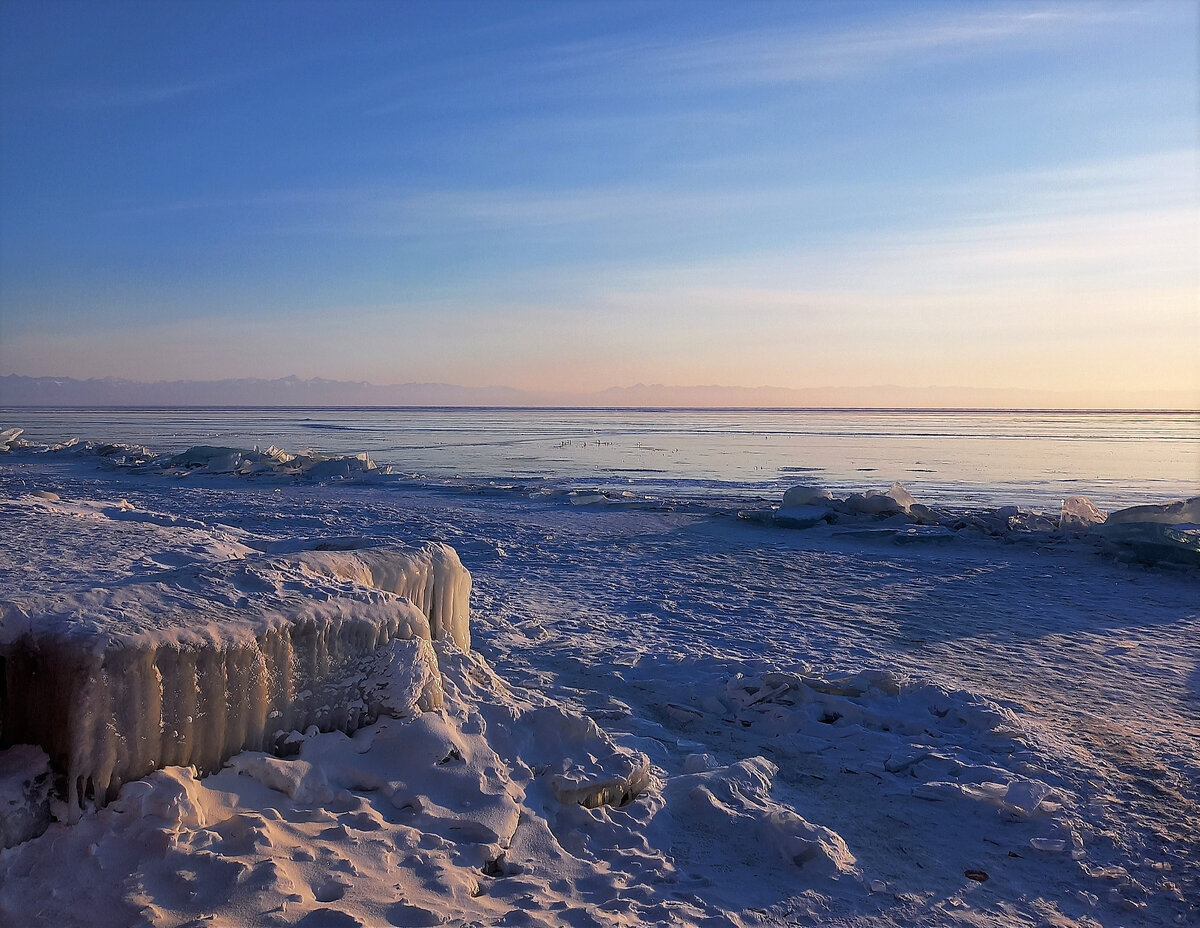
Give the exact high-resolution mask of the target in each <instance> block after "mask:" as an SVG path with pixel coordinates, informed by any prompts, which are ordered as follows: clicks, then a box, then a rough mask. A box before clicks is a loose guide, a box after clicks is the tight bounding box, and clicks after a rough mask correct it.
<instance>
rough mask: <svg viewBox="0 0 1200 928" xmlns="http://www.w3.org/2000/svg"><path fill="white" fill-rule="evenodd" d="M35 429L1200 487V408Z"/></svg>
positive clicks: (724, 487) (382, 452)
mask: <svg viewBox="0 0 1200 928" xmlns="http://www.w3.org/2000/svg"><path fill="white" fill-rule="evenodd" d="M0 418H2V420H3V424H4V425H5V426H6V427H8V426H17V427H20V428H23V429H25V430H26V435H25V437H26V438H29V439H32V440H38V441H47V442H54V441H61V440H64V439H66V438H70V437H78V438H80V439H97V440H104V441H125V442H136V443H138V444H143V445H147V446H148V447H150V448H151V449H152V450H154V451H170V450H182V449H184V448H187V447H189V446H191V445H198V444H216V445H232V446H235V447H250V446H252V445H255V444H263V445H264V446H265V445H266V444H270V443H274V444H276V445H278V446H280V447H282V448H285V449H287V450H289V451H298V450H301V449H303V448H312V449H314V450H316V451H320V452H326V453H335V454H346V453H358V452H362V451H365V452H367V453H368V454H370V455H371V457H372V458H373V459H375V460H376V461H377V462H378V463H380V464H388V465H392V466H393V467H395V468H396V469H397V470H398V471H400V472H402V473H405V474H413V475H419V476H420V478H422V479H424V480H428V481H430V482H434V483H451V484H462V483H467V484H471V483H481V484H492V485H494V484H496V483H500V484H504V483H506V482H519V483H522V484H524V485H528V483H529V482H531V481H537V482H539V483H544V484H547V485H550V486H570V487H588V488H590V487H600V488H606V489H618V490H620V489H630V490H633V491H635V492H638V493H647V494H653V495H657V496H663V497H668V498H672V499H674V498H685V499H686V498H696V497H700V498H704V499H708V500H723V499H729V500H734V501H744V500H745V499H747V498H753V497H759V496H766V497H770V498H772V499H776V498H777V497H778V492H779V491H780V490H781V489H783V488H786V487H788V486H791V485H794V484H797V483H807V482H811V483H817V484H821V485H824V486H829V487H831V488H834V489H845V490H851V489H858V488H869V487H876V486H882V487H886V486H887V485H889V484H890V483H891V482H892V481H894V480H897V481H900V482H901V483H903V484H905V486H907V487H909V488H910V489H911V490H912V491H913V493H914V495H915V496H917V498H918V499H924V500H929V501H936V502H941V503H945V504H952V505H972V504H980V503H983V504H991V505H1001V504H1009V503H1012V504H1017V505H1024V506H1049V507H1055V506H1057V504H1058V502H1059V501H1060V500H1061V499H1062V498H1063V497H1065V496H1072V495H1083V496H1088V497H1090V498H1092V499H1093V500H1094V501H1095V502H1096V503H1097V504H1098V505H1100V506H1101V507H1115V506H1121V505H1130V504H1134V503H1139V502H1145V501H1147V500H1148V499H1158V498H1173V497H1179V496H1191V495H1195V494H1196V493H1197V492H1200V415H1198V414H1197V413H1195V412H1020V411H962V412H959V411H949V412H947V411H929V412H913V411H861V410H860V411H847V410H781V409H759V410H674V409H672V410H653V409H644V410H629V409H623V410H580V409H482V408H424V409H422V408H402V409H378V408H370V409H368V408H353V409H351V408H347V409H329V408H324V409H263V408H237V409H227V408H207V409H194V408H189V409H34V408H0Z"/></svg>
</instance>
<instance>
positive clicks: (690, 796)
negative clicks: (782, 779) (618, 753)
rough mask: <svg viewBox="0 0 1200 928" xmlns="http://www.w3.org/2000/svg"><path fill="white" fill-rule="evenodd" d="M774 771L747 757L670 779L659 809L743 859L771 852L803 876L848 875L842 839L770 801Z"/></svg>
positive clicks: (850, 862) (849, 857)
mask: <svg viewBox="0 0 1200 928" xmlns="http://www.w3.org/2000/svg"><path fill="white" fill-rule="evenodd" d="M778 772H779V768H778V767H777V766H776V765H775V764H773V763H771V761H769V760H767V759H766V758H765V757H750V758H747V759H746V760H742V761H739V762H737V763H736V764H731V765H730V766H728V767H717V768H715V769H712V770H704V771H700V772H697V773H690V774H683V775H681V776H677V777H672V778H671V779H669V780H668V781H667V783H666V784H665V785H664V787H663V798H664V799H665V800H666V806H665V810H664V811H665V812H666V814H668V815H670V816H672V817H673V818H674V819H675V821H676V823H677V825H678V826H680V827H682V828H684V829H687V830H691V829H698V830H700V831H702V832H703V833H705V834H706V835H712V834H723V835H725V836H726V837H725V838H724V839H723V841H722V844H724V845H726V847H727V848H730V849H737V853H739V854H741V855H745V856H746V857H747V858H750V857H753V856H757V855H758V854H761V853H763V852H764V851H766V852H767V853H771V852H772V851H773V852H774V853H773V854H772V856H774V857H775V859H776V860H777V861H780V862H782V863H783V864H784V865H785V866H795V867H799V868H801V869H802V870H803V871H805V872H806V873H811V874H819V875H821V876H831V877H836V876H838V875H839V874H842V873H846V872H850V871H852V870H853V869H854V867H855V859H854V855H853V854H852V853H850V849H849V848H848V847H847V846H846V842H845V841H844V840H843V839H842V837H841V835H839V834H838V833H837V832H835V831H833V830H831V829H829V828H825V827H823V826H821V825H814V824H812V823H811V822H808V821H806V820H805V819H804V818H802V817H801V816H799V815H797V814H796V813H795V812H794V811H793V810H792V809H790V808H788V807H787V806H784V805H781V804H780V803H778V802H776V801H775V800H774V799H772V798H771V787H772V785H773V781H774V778H775V775H776V774H777V773H778ZM659 814H660V815H661V814H663V813H661V812H660V813H659Z"/></svg>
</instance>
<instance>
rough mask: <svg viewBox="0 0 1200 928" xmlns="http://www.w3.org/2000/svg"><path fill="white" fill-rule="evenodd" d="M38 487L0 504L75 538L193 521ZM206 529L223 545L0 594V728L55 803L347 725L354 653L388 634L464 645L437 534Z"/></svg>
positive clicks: (449, 568) (452, 558) (352, 703)
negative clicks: (246, 540) (270, 534)
mask: <svg viewBox="0 0 1200 928" xmlns="http://www.w3.org/2000/svg"><path fill="white" fill-rule="evenodd" d="M54 496H58V494H49V495H46V494H43V495H41V496H37V495H28V496H20V497H16V498H15V499H11V500H5V501H4V502H3V503H2V504H0V509H3V510H4V511H5V512H6V513H7V515H8V516H9V519H10V520H12V521H13V522H16V521H17V520H18V517H19V516H20V515H21V514H22V510H24V515H25V517H26V518H27V519H31V520H32V524H33V525H37V524H38V523H39V522H41V523H42V524H45V525H47V526H50V525H55V526H57V527H59V529H60V531H61V529H62V527H63V526H64V525H65V526H68V527H69V528H74V529H76V531H75V532H74V534H76V535H77V536H78V537H79V538H80V540H81V541H84V540H85V539H86V538H87V537H88V536H91V535H98V534H104V533H105V527H106V525H111V524H118V525H119V524H122V522H125V521H133V522H135V523H137V522H142V523H143V524H148V525H155V526H158V527H160V528H173V527H175V526H177V525H178V526H181V527H183V528H184V529H185V531H186V532H187V533H188V534H189V535H190V534H192V533H195V532H196V531H197V525H196V523H194V522H193V523H189V522H187V520H183V521H175V522H173V521H172V520H171V519H170V518H159V517H156V516H155V514H153V513H145V512H142V511H140V510H138V509H137V507H135V506H133V505H132V504H130V503H129V502H128V501H127V500H121V501H120V503H117V504H112V505H108V504H97V503H92V502H86V501H85V502H79V503H70V502H64V501H63V500H62V499H61V498H58V499H54V498H51V497H54ZM139 515H140V516H141V518H134V517H136V516H139ZM160 534H164V535H167V536H168V537H170V533H166V532H160ZM211 547H212V548H215V549H216V550H218V551H219V552H220V553H221V554H223V555H225V556H226V559H224V560H221V561H219V562H217V563H214V564H209V565H203V566H187V567H180V568H176V569H170V570H163V571H159V572H157V573H155V574H153V575H150V576H146V577H128V578H125V579H123V580H118V581H115V582H110V583H108V584H106V585H104V586H99V587H93V588H90V589H89V588H84V589H70V588H68V589H65V590H59V591H52V592H38V593H27V594H25V595H22V593H21V592H16V591H13V592H10V593H9V595H8V597H6V598H5V599H3V600H0V659H3V660H4V670H5V673H4V678H3V682H4V690H3V692H0V710H2V711H0V718H2V719H3V723H4V724H3V730H2V733H3V737H4V738H5V740H6V741H7V742H9V743H21V742H27V743H30V744H37V745H40V746H41V747H42V748H44V749H45V750H46V751H47V752H48V753H49V755H50V757H51V759H52V760H53V761H54V763H55V764H56V766H57V767H58V769H59V770H60V771H61V772H63V773H65V775H66V782H67V787H66V791H65V792H66V795H65V796H64V797H63V798H64V799H65V801H66V803H67V805H68V808H69V809H70V813H69V815H70V817H72V818H73V817H75V816H76V815H77V814H78V812H79V810H81V809H82V808H83V807H84V806H85V805H86V804H88V803H92V804H103V803H105V802H107V801H109V800H110V799H112V798H114V797H115V796H116V793H117V790H118V789H119V788H120V786H121V784H123V783H125V782H127V781H128V780H131V779H137V778H138V777H141V776H144V775H146V774H147V773H149V772H150V771H151V770H154V769H157V768H159V767H164V766H171V765H184V766H194V767H196V768H197V769H199V770H200V771H202V772H210V771H213V770H216V769H219V767H220V764H221V763H222V762H223V761H224V760H226V759H227V758H229V757H230V756H231V755H233V754H234V753H236V752H238V751H241V750H245V749H252V750H263V749H266V748H272V749H273V748H276V747H277V746H278V745H279V744H280V743H281V742H282V740H283V739H284V738H285V737H286V736H287V733H288V732H290V731H293V730H304V729H306V728H308V727H309V726H316V727H317V728H319V729H320V730H322V731H329V730H331V729H334V728H337V729H341V730H343V731H354V730H355V729H356V728H357V727H358V726H359V724H360V723H361V722H362V721H363V720H365V719H367V718H371V717H374V715H375V714H376V713H377V709H378V707H377V706H376V705H374V704H372V702H371V699H370V693H369V692H364V690H363V687H362V685H361V681H362V678H363V672H364V668H365V665H366V664H367V662H368V661H370V660H371V659H372V658H373V656H374V652H375V651H376V650H378V649H380V648H382V647H383V646H384V645H386V644H387V643H388V642H390V641H392V640H393V639H396V638H402V639H424V640H427V641H428V640H430V638H431V637H435V638H442V637H448V638H451V639H453V640H454V641H456V643H458V644H459V645H460V646H461V647H464V648H469V636H468V635H467V634H466V623H467V609H468V601H469V597H470V588H471V578H470V574H469V573H467V571H466V570H465V569H464V568H463V567H462V564H461V563H460V562H459V560H458V558H457V556H456V555H455V553H454V551H453V550H452V549H450V548H448V547H447V546H445V545H436V544H435V545H427V546H424V547H422V548H418V549H400V548H395V547H386V548H374V549H371V550H363V551H311V552H301V553H299V554H297V555H294V556H287V555H275V556H265V557H264V556H259V557H253V556H249V554H250V552H251V551H252V549H250V548H249V547H247V546H245V545H242V544H240V543H237V542H233V543H230V541H229V539H228V538H226V539H225V540H224V543H223V544H222V543H221V542H220V541H217V540H214V541H213V542H212V545H211ZM238 555H240V557H238ZM14 592H15V595H14ZM435 671H436V667H435ZM436 685H437V684H436V680H433V681H431V683H430V686H431V687H436ZM427 701H428V698H427Z"/></svg>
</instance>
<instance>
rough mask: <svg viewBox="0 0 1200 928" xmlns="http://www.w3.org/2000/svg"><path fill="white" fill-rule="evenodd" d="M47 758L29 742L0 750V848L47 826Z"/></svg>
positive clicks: (48, 776) (48, 814) (39, 832)
mask: <svg viewBox="0 0 1200 928" xmlns="http://www.w3.org/2000/svg"><path fill="white" fill-rule="evenodd" d="M50 784H51V773H50V758H49V757H47V756H46V752H45V751H43V750H42V749H41V748H39V747H36V746H34V745H32V744H16V745H13V746H12V747H11V748H8V749H7V750H3V751H0V849H3V848H6V847H14V846H15V845H18V844H20V843H21V842H22V841H28V840H29V839H30V838H36V837H37V836H38V835H40V834H41V833H42V832H44V831H45V830H46V829H47V828H48V827H49V825H50Z"/></svg>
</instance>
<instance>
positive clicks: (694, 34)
mask: <svg viewBox="0 0 1200 928" xmlns="http://www.w3.org/2000/svg"><path fill="white" fill-rule="evenodd" d="M679 10H680V7H679V6H678V5H675V4H639V5H637V6H632V5H625V4H618V5H615V6H614V5H606V4H572V5H569V6H558V7H544V6H534V5H530V4H502V3H488V4H483V3H478V4H457V5H445V4H439V5H424V4H403V5H401V4H380V5H370V4H352V5H348V6H347V5H338V4H323V3H313V4H304V5H295V6H293V7H290V8H289V7H287V6H272V5H265V4H263V5H250V6H246V5H241V4H188V3H184V4H174V5H171V6H170V7H159V6H157V5H150V4H140V3H131V4H107V5H104V6H103V7H94V8H85V7H79V6H77V5H68V4H57V3H50V4H44V5H37V6H34V5H15V4H9V5H6V6H5V7H4V8H3V11H2V12H0V24H2V25H3V29H2V30H0V31H2V32H3V34H4V38H3V39H2V40H0V41H2V42H3V53H4V54H3V63H2V64H0V69H2V70H0V77H2V78H3V79H2V80H0V100H2V103H3V106H2V108H0V129H2V133H0V139H2V141H0V146H2V147H0V155H2V156H3V157H2V161H0V164H2V165H3V167H2V168H0V215H3V216H4V218H3V219H0V374H8V373H16V374H22V375H29V376H48V375H60V376H72V377H78V378H86V377H105V376H112V377H122V378H129V379H136V380H145V381H152V380H158V379H170V380H178V379H197V380H215V379H222V378H239V377H252V376H257V377H268V378H270V377H282V376H286V375H290V374H295V375H298V376H300V377H313V376H319V377H325V378H330V379H336V380H366V381H370V382H373V383H378V384H391V383H404V382H426V381H429V382H445V383H455V384H461V385H464V386H488V385H498V384H501V385H507V386H512V387H517V388H521V389H524V390H532V391H572V392H590V391H596V390H601V389H604V388H607V387H612V386H626V385H631V384H634V383H639V382H641V383H665V384H680V385H687V384H724V385H744V386H760V385H771V386H777V387H785V388H811V387H847V388H849V387H864V386H872V385H878V384H898V385H901V386H907V387H924V386H930V385H939V386H959V387H983V388H994V389H1001V390H1006V389H1011V390H1028V389H1032V390H1038V391H1049V392H1062V393H1066V394H1071V395H1072V396H1075V397H1077V398H1078V397H1079V396H1086V395H1095V396H1096V397H1098V398H1099V399H1098V400H1097V402H1102V403H1104V402H1109V401H1111V400H1112V398H1113V397H1114V396H1117V395H1128V396H1131V397H1133V396H1150V397H1163V398H1166V400H1170V398H1171V397H1175V398H1176V399H1177V400H1178V402H1172V403H1171V405H1178V404H1179V403H1182V404H1184V405H1196V400H1197V399H1198V398H1200V219H1198V217H1200V179H1198V178H1200V170H1198V164H1200V141H1198V128H1197V111H1198V106H1200V99H1198V91H1197V81H1196V76H1195V75H1196V73H1197V68H1198V58H1197V41H1196V39H1197V31H1198V29H1200V8H1198V7H1196V6H1195V5H1193V4H1187V3H1169V2H1168V3H1146V4H1127V3H1112V4H1104V3H1003V4H989V3H981V4H970V5H963V4H951V3H925V4H905V5H897V4H887V3H880V4H872V3H864V4H853V5H847V4H834V3H796V4H753V3H752V4H745V5H738V6H737V7H736V8H735V7H732V6H729V5H725V4H712V5H710V4H696V5H694V6H692V5H689V15H688V16H687V17H681V16H680V15H679ZM464 17H465V18H464ZM464 22H466V25H464ZM133 23H137V24H138V27H137V29H132V28H131V24H133ZM268 36H270V37H271V41H270V42H267V41H266V38H267V37H268ZM964 395H965V394H964ZM1189 398H1190V399H1189ZM1166 400H1164V401H1166ZM0 401H2V397H0ZM1151 402H1152V401H1151ZM1152 404H1154V403H1153V402H1152Z"/></svg>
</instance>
